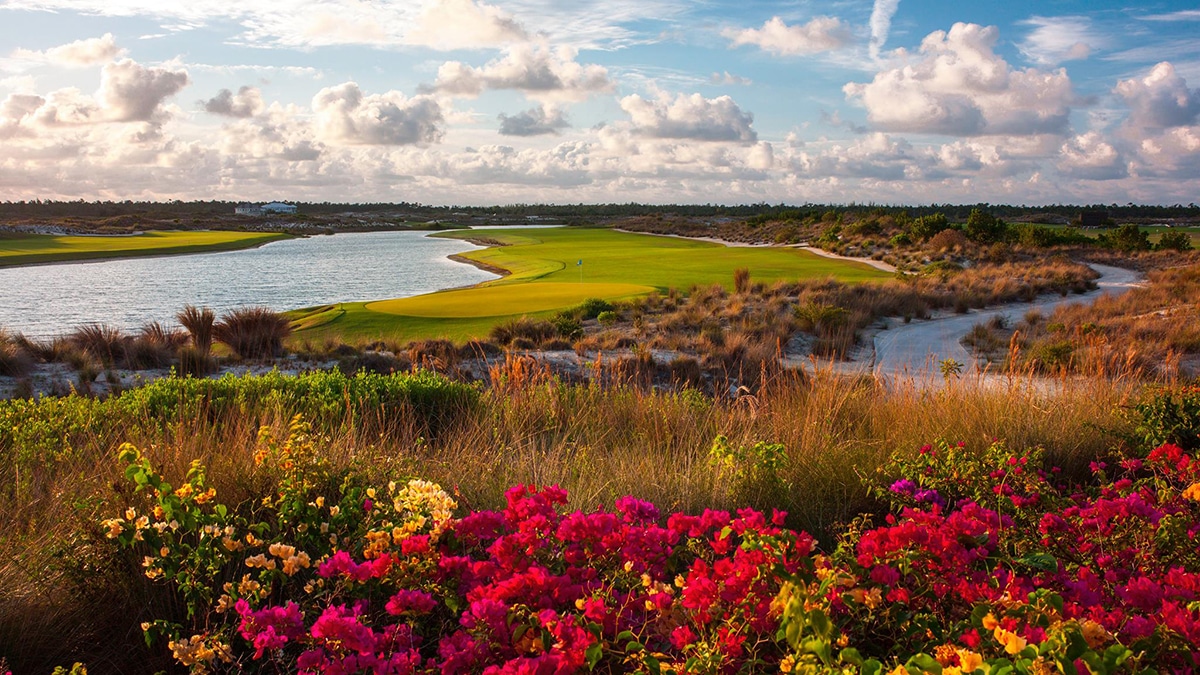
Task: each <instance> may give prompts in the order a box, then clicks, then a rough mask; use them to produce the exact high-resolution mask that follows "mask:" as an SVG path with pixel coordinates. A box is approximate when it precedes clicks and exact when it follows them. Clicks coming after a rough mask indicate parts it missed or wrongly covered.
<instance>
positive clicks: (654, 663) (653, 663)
mask: <svg viewBox="0 0 1200 675" xmlns="http://www.w3.org/2000/svg"><path fill="white" fill-rule="evenodd" d="M643 662H644V663H645V664H646V667H647V668H649V669H650V672H651V673H654V674H655V675H658V674H659V673H661V672H662V666H661V665H659V663H658V659H656V658H654V657H653V656H650V655H647V656H646V657H645V658H644V659H643Z"/></svg>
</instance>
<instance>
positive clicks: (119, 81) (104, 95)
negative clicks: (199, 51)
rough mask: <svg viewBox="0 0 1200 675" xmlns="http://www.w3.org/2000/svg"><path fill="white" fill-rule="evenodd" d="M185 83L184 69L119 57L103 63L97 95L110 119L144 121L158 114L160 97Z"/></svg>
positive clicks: (180, 88) (185, 84)
mask: <svg viewBox="0 0 1200 675" xmlns="http://www.w3.org/2000/svg"><path fill="white" fill-rule="evenodd" d="M189 82H190V80H189V78H188V74H187V71H186V70H170V69H167V68H148V67H146V66H143V65H142V64H140V63H137V62H135V61H132V60H130V59H123V60H121V61H117V62H116V63H110V64H108V65H106V66H104V70H102V71H101V72H100V91H99V93H98V94H97V98H98V99H99V101H100V102H101V104H102V105H103V106H104V108H105V110H106V112H107V113H108V116H109V118H110V119H111V120H113V121H117V122H148V121H151V120H152V119H154V118H155V117H156V116H158V115H159V114H160V113H161V108H160V106H161V105H162V103H163V101H164V100H166V99H167V98H168V97H171V96H174V95H175V94H177V93H179V91H180V90H182V89H183V88H184V87H186V86H187V85H188V83H189Z"/></svg>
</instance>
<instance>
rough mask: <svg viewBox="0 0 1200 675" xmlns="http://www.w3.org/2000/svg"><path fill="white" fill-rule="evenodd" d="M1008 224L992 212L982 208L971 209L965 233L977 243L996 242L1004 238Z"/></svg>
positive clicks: (964, 229)
mask: <svg viewBox="0 0 1200 675" xmlns="http://www.w3.org/2000/svg"><path fill="white" fill-rule="evenodd" d="M1007 231H1008V224H1006V223H1005V222H1004V221H1003V220H1000V219H999V218H997V217H995V216H993V215H992V214H990V213H988V212H986V211H982V210H980V209H971V215H969V216H967V224H966V225H965V226H963V234H965V235H967V239H970V240H971V241H973V242H975V243H976V244H994V243H996V242H998V241H1003V240H1004V235H1005V234H1006V233H1007Z"/></svg>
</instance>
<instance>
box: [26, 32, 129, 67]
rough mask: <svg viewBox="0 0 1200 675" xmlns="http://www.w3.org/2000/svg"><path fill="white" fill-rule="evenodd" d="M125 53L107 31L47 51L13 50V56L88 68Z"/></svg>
mask: <svg viewBox="0 0 1200 675" xmlns="http://www.w3.org/2000/svg"><path fill="white" fill-rule="evenodd" d="M124 53H125V50H123V49H121V48H120V47H118V46H117V41H116V38H114V37H113V35H112V33H105V34H104V35H102V36H100V37H98V38H88V39H86V40H76V41H75V42H71V43H68V44H65V45H60V46H58V47H51V48H50V49H47V50H45V51H31V50H28V49H18V50H16V51H15V52H13V58H16V59H22V60H28V61H41V62H45V63H50V64H53V65H56V66H63V67H65V68H86V67H88V66H94V65H97V64H100V63H108V62H109V61H112V60H113V59H115V58H117V57H118V56H120V55H122V54H124Z"/></svg>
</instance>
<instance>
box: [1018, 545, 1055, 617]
mask: <svg viewBox="0 0 1200 675" xmlns="http://www.w3.org/2000/svg"><path fill="white" fill-rule="evenodd" d="M1017 563H1019V564H1021V565H1024V566H1026V567H1031V568H1033V569H1035V570H1041V571H1043V572H1057V571H1058V559H1057V558H1055V557H1054V556H1052V555H1050V554H1049V553H1045V552H1040V551H1039V552H1033V553H1027V554H1025V555H1023V556H1021V557H1020V558H1017ZM1056 609H1059V610H1060V611H1061V609H1062V599H1061V598H1059V601H1058V607H1057V608H1056Z"/></svg>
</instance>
